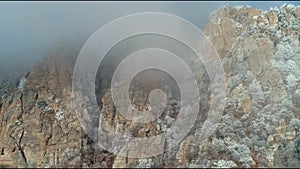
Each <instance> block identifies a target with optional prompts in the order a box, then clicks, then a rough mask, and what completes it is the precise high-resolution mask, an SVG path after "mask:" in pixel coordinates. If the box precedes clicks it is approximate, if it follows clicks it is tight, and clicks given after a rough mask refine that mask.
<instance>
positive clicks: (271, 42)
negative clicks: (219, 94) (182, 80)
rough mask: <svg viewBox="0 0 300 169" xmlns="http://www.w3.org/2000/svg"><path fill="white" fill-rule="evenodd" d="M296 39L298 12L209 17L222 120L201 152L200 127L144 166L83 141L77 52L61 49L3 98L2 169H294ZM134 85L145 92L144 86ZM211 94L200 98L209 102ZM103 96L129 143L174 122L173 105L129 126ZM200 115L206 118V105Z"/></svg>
mask: <svg viewBox="0 0 300 169" xmlns="http://www.w3.org/2000/svg"><path fill="white" fill-rule="evenodd" d="M299 32H300V7H294V6H292V5H284V6H282V7H281V8H280V9H276V8H273V9H270V10H269V11H263V10H258V9H253V8H251V7H241V8H232V7H222V8H220V9H219V10H217V11H216V12H215V13H214V14H212V16H211V19H210V21H209V23H208V24H207V27H206V28H205V33H206V35H207V36H208V37H209V39H210V40H211V42H212V43H213V44H214V46H215V48H216V50H217V52H218V53H219V55H220V57H221V60H222V63H223V66H224V69H225V73H226V78H227V83H228V87H227V98H226V106H225V110H224V112H223V116H222V120H221V121H220V123H219V125H218V127H217V129H216V131H215V132H214V133H213V135H212V136H211V137H210V138H208V139H206V140H205V141H204V142H202V143H201V144H199V142H198V140H197V139H198V137H199V132H200V131H201V130H200V129H201V126H200V125H195V126H194V128H193V130H192V131H191V132H190V133H189V135H188V136H187V137H186V138H185V139H184V140H183V141H182V142H181V143H180V145H178V146H177V147H176V148H175V149H174V150H172V151H170V152H165V153H164V154H161V155H158V156H155V157H151V158H142V159H132V158H125V157H121V156H118V155H114V154H112V153H111V152H107V151H106V150H102V149H101V148H99V147H97V145H95V143H94V142H93V141H92V140H91V139H90V138H89V137H88V136H87V135H86V134H85V133H84V131H83V129H82V127H81V125H80V123H79V121H78V119H77V116H76V114H75V112H74V110H73V106H72V100H71V99H72V98H71V76H72V71H73V66H74V63H75V59H76V52H70V50H69V49H67V48H66V47H61V48H59V49H57V50H56V51H55V52H53V53H50V54H49V57H47V58H46V59H45V60H44V61H42V62H40V63H38V64H36V66H34V67H33V68H32V70H31V71H30V72H28V73H27V74H26V75H24V77H23V78H22V79H21V80H20V83H19V86H18V90H16V91H15V92H12V93H9V94H4V95H2V96H1V102H0V121H1V123H0V166H4V167H8V166H14V167H297V166H300V156H299V155H300V135H299V131H300V120H299V118H300V46H299V41H300V35H299ZM71 51H72V50H71ZM200 77H202V78H204V79H205V78H207V77H206V75H205V74H204V75H202V76H200ZM140 79H141V81H144V82H145V83H144V84H148V82H147V78H143V77H140ZM203 81H204V82H206V81H207V80H203ZM157 85H158V84H152V85H149V89H150V88H153V86H156V87H157ZM208 85H209V84H204V88H203V90H201V91H202V92H203V93H202V94H203V95H208V94H209V92H208V91H209V90H206V89H207V86H208ZM139 86H141V84H136V85H135V87H134V88H133V89H131V90H136V91H132V93H135V94H133V95H134V96H133V100H135V101H136V104H137V105H139V108H140V109H142V108H143V107H142V102H143V101H144V100H145V95H144V93H143V92H140V91H141V90H140V88H139ZM151 86H152V87H151ZM158 86H159V85H158ZM99 93H101V94H99V97H100V98H99V107H100V108H101V113H103V115H104V117H105V120H106V121H108V123H109V124H110V125H111V126H113V128H114V129H115V130H116V131H117V130H127V131H128V132H131V133H132V134H133V135H134V136H135V137H150V136H153V135H156V134H158V133H160V132H163V131H164V130H165V129H166V128H168V127H169V126H170V125H171V124H172V122H173V121H174V120H175V119H176V117H177V115H178V109H179V107H178V100H177V99H176V98H175V97H173V98H172V97H170V98H171V100H172V101H171V102H170V105H168V106H167V109H166V111H165V113H164V114H163V117H162V119H161V121H160V122H159V123H147V124H145V125H142V126H135V125H134V124H132V123H131V122H128V121H126V119H124V117H122V116H121V114H120V113H118V112H116V110H115V108H114V105H113V103H112V98H111V93H110V91H109V90H105V89H104V88H103V89H102V90H101V91H99ZM171 103H172V104H171ZM202 107H203V110H201V111H203V112H204V113H203V114H204V117H205V111H207V106H206V107H205V105H204V106H202ZM202 118H203V117H201V118H199V123H200V122H201V119H202Z"/></svg>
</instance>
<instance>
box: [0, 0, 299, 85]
mask: <svg viewBox="0 0 300 169" xmlns="http://www.w3.org/2000/svg"><path fill="white" fill-rule="evenodd" d="M283 3H285V2H1V3H0V60H1V61H0V76H2V77H3V76H5V75H6V76H7V77H11V76H13V75H18V74H23V73H25V72H26V71H28V70H30V68H31V66H32V65H33V64H35V63H36V62H37V61H39V60H40V59H42V58H44V57H45V56H46V55H47V51H49V50H50V49H53V48H52V47H53V46H54V45H55V44H57V43H59V42H61V41H62V40H63V39H68V41H67V42H72V43H75V44H81V45H82V44H84V42H85V41H86V40H87V39H88V38H89V37H90V36H91V35H92V34H93V33H94V32H95V31H96V30H98V29H99V28H100V27H101V26H103V25H105V24H106V23H108V22H110V21H112V20H114V19H117V18H118V17H121V16H124V15H128V14H132V13H137V12H150V11H153V12H165V13H170V14H174V15H177V16H180V17H183V18H185V19H187V20H189V21H190V22H192V23H193V24H195V25H196V26H198V27H199V28H203V26H204V25H205V24H206V23H207V20H208V18H209V15H210V13H211V12H212V11H214V10H216V9H218V8H219V7H220V6H224V5H231V6H235V5H250V6H253V7H256V8H261V9H269V8H270V7H272V6H280V5H281V4H283ZM286 3H289V2H286ZM290 3H293V4H297V3H298V4H299V2H290ZM0 80H1V77H0Z"/></svg>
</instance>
